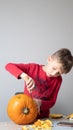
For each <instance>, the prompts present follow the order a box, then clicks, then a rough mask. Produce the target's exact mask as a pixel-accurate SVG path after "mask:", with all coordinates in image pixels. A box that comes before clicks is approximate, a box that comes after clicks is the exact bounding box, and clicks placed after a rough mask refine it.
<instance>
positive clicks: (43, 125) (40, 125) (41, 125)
mask: <svg viewBox="0 0 73 130" xmlns="http://www.w3.org/2000/svg"><path fill="white" fill-rule="evenodd" d="M30 128H33V130H42V129H43V130H44V129H48V130H51V128H52V122H51V121H50V120H48V119H46V120H40V119H38V120H37V121H36V122H34V124H32V125H30ZM30 128H28V127H27V126H22V130H30Z"/></svg>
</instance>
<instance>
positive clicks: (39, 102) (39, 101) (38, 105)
mask: <svg viewBox="0 0 73 130" xmlns="http://www.w3.org/2000/svg"><path fill="white" fill-rule="evenodd" d="M33 100H34V101H35V102H36V104H37V107H38V113H39V114H40V107H41V103H42V100H41V99H37V98H33Z"/></svg>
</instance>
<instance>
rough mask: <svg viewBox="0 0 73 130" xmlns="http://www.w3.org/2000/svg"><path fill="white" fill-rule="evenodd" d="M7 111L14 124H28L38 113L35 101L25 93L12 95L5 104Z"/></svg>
mask: <svg viewBox="0 0 73 130" xmlns="http://www.w3.org/2000/svg"><path fill="white" fill-rule="evenodd" d="M7 113H8V116H9V117H10V119H11V120H12V121H14V122H15V123H16V124H22V125H25V124H30V123H32V122H33V121H34V120H35V119H36V117H37V114H38V109H37V105H36V103H35V101H34V100H33V99H32V98H31V97H30V96H28V95H26V94H18V95H15V96H13V97H12V98H11V99H10V100H9V102H8V105H7Z"/></svg>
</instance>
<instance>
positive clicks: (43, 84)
mask: <svg viewBox="0 0 73 130" xmlns="http://www.w3.org/2000/svg"><path fill="white" fill-rule="evenodd" d="M72 66H73V56H72V54H71V52H70V50H69V49H67V48H62V49H60V50H58V51H56V52H55V53H53V54H52V55H51V56H49V57H48V60H47V64H46V65H39V64H35V63H29V64H21V63H20V64H16V63H8V64H7V65H6V66H5V68H6V70H7V71H9V72H10V73H11V74H12V75H14V76H15V77H16V78H18V79H23V80H24V81H25V87H24V93H25V94H27V95H30V96H31V97H32V98H33V99H34V100H35V102H36V103H37V106H38V113H39V114H38V118H44V117H48V116H49V113H50V108H51V107H52V106H53V105H54V104H55V102H56V99H57V95H58V92H59V89H60V86H61V83H62V76H61V75H62V74H66V73H68V72H70V70H71V68H72Z"/></svg>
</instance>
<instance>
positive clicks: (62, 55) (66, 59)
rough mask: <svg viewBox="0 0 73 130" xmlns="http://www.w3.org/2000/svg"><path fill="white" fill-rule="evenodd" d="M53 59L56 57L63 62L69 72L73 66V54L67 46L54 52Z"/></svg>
mask: <svg viewBox="0 0 73 130" xmlns="http://www.w3.org/2000/svg"><path fill="white" fill-rule="evenodd" d="M51 57H52V59H56V60H57V61H58V62H59V63H61V64H62V67H63V70H64V72H65V73H68V72H69V71H70V70H71V68H72V66H73V56H72V54H71V51H70V50H69V49H67V48H62V49H60V50H58V51H56V52H55V53H53V54H52V56H51Z"/></svg>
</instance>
